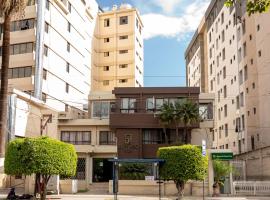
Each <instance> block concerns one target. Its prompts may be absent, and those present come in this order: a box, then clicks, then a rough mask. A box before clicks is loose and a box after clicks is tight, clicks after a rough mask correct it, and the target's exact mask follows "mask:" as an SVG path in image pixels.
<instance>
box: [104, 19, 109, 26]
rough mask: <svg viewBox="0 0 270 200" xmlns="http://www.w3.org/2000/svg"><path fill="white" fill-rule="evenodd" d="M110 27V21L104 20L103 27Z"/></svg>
mask: <svg viewBox="0 0 270 200" xmlns="http://www.w3.org/2000/svg"><path fill="white" fill-rule="evenodd" d="M109 26H110V19H104V27H109Z"/></svg>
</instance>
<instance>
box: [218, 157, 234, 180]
mask: <svg viewBox="0 0 270 200" xmlns="http://www.w3.org/2000/svg"><path fill="white" fill-rule="evenodd" d="M213 168H214V172H215V177H214V179H215V184H218V185H221V184H223V182H222V178H223V177H225V176H228V175H229V174H230V173H231V172H232V170H233V169H232V166H230V164H229V163H226V162H224V161H221V160H214V161H213Z"/></svg>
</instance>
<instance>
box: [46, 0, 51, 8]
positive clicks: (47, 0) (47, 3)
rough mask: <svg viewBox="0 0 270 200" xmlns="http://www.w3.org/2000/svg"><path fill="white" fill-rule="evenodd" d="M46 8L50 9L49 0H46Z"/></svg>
mask: <svg viewBox="0 0 270 200" xmlns="http://www.w3.org/2000/svg"><path fill="white" fill-rule="evenodd" d="M46 9H47V10H50V1H49V0H46Z"/></svg>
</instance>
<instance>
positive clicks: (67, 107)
mask: <svg viewBox="0 0 270 200" xmlns="http://www.w3.org/2000/svg"><path fill="white" fill-rule="evenodd" d="M68 110H69V106H68V105H67V104H65V112H68Z"/></svg>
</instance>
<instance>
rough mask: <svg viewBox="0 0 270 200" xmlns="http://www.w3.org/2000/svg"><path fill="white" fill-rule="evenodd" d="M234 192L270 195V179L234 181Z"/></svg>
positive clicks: (236, 193)
mask: <svg viewBox="0 0 270 200" xmlns="http://www.w3.org/2000/svg"><path fill="white" fill-rule="evenodd" d="M233 194H234V195H248V196H270V181H234V182H233Z"/></svg>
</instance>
